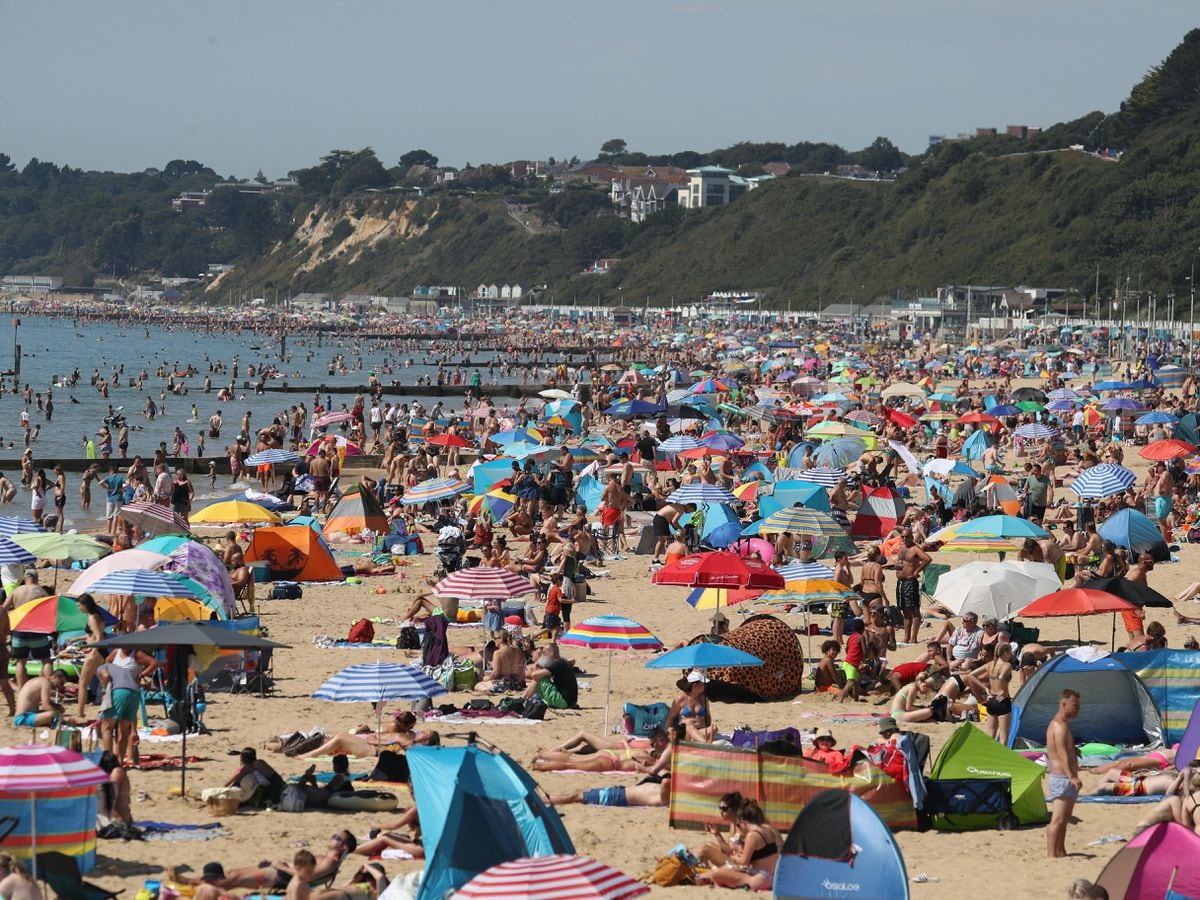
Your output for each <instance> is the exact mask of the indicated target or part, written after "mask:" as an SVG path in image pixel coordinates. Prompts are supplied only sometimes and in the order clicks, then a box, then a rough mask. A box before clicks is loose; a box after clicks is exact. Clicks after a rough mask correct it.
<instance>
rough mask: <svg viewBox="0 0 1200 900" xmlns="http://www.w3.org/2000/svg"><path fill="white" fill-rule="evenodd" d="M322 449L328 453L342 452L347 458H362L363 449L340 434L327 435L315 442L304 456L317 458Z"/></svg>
mask: <svg viewBox="0 0 1200 900" xmlns="http://www.w3.org/2000/svg"><path fill="white" fill-rule="evenodd" d="M322 448H324V449H325V451H326V453H328V452H329V451H330V450H341V451H342V452H343V453H344V455H346V456H362V448H361V447H359V446H358V444H355V443H353V442H352V441H350V440H349V439H348V438H346V437H344V436H342V435H340V434H327V435H325V436H324V437H323V438H321V439H319V440H315V441H313V442H312V443H311V444H309V445H308V449H307V450H305V451H304V455H305V456H316V455H317V454H318V453H320V452H321V449H322Z"/></svg>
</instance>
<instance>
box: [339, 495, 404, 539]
mask: <svg viewBox="0 0 1200 900" xmlns="http://www.w3.org/2000/svg"><path fill="white" fill-rule="evenodd" d="M388 528H389V526H388V520H387V516H385V515H384V513H383V508H382V507H381V506H380V505H379V501H378V500H376V499H375V496H374V495H373V494H372V493H371V492H370V491H366V490H363V488H362V485H358V484H355V485H352V486H351V487H349V488H348V489H347V490H346V493H344V494H343V495H342V499H341V500H339V501H338V502H337V506H335V507H334V508H333V511H332V512H330V513H329V516H328V517H327V518H326V519H325V528H324V531H325V533H326V534H328V535H330V537H331V538H332V537H333V536H334V535H337V534H358V533H359V532H361V531H362V530H363V529H369V530H371V531H374V532H375V533H376V534H386V533H387V531H388Z"/></svg>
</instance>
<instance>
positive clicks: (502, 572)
mask: <svg viewBox="0 0 1200 900" xmlns="http://www.w3.org/2000/svg"><path fill="white" fill-rule="evenodd" d="M536 590H537V588H536V587H534V585H533V582H531V581H530V580H529V579H527V578H523V577H522V576H520V575H518V574H516V573H515V572H510V571H508V569H500V568H495V567H492V566H473V567H471V568H469V569H459V570H458V571H457V572H453V573H451V574H450V575H447V576H446V577H445V578H443V579H442V580H441V581H439V582H438V583H437V584H435V585H434V586H433V593H434V594H435V595H437V596H438V597H446V598H452V597H457V598H458V599H459V600H495V599H499V600H503V599H506V598H508V597H519V596H521V595H522V594H531V593H533V592H534V591H536Z"/></svg>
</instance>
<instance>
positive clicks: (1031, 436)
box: [1014, 422, 1059, 441]
mask: <svg viewBox="0 0 1200 900" xmlns="http://www.w3.org/2000/svg"><path fill="white" fill-rule="evenodd" d="M1014 434H1016V436H1017V437H1021V438H1025V440H1027V441H1048V440H1050V439H1051V438H1056V437H1058V435H1059V431H1058V429H1057V428H1051V427H1050V426H1048V425H1043V424H1042V423H1041V422H1029V423H1028V424H1025V425H1022V426H1020V427H1019V428H1018V429H1017V430H1016V431H1015V432H1014Z"/></svg>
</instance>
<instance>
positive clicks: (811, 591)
mask: <svg viewBox="0 0 1200 900" xmlns="http://www.w3.org/2000/svg"><path fill="white" fill-rule="evenodd" d="M858 598H859V597H858V592H857V591H853V590H851V589H850V588H848V587H846V586H845V585H844V584H842V583H841V582H840V581H834V580H833V579H831V578H798V579H795V580H793V581H788V582H785V583H784V585H783V587H781V588H774V589H773V590H769V591H764V592H763V593H762V594H761V595H760V596H759V597H758V602H759V603H765V604H767V605H768V606H788V605H797V604H812V603H835V602H837V601H839V600H857V599H858Z"/></svg>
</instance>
